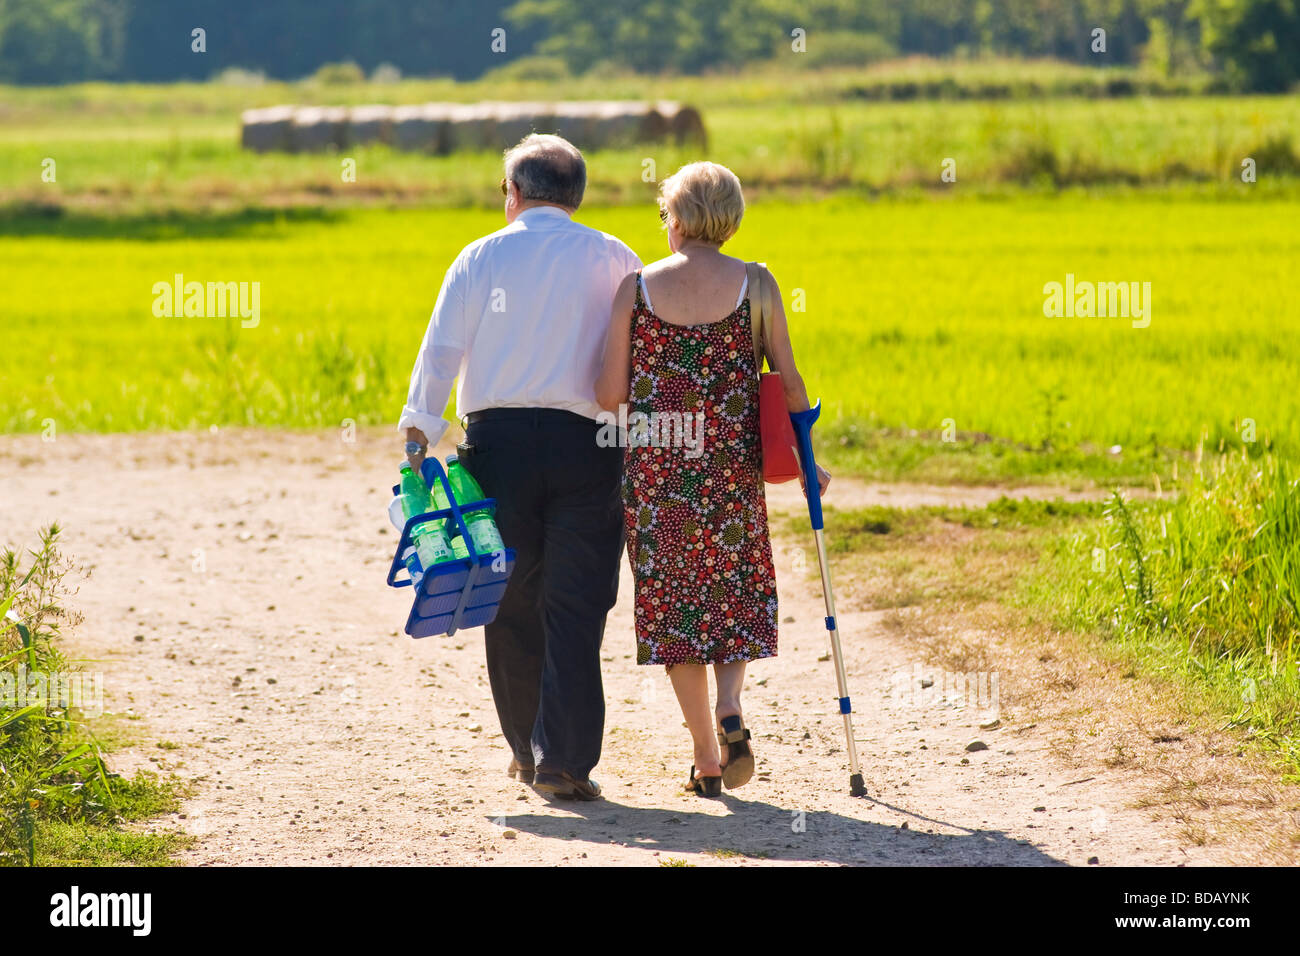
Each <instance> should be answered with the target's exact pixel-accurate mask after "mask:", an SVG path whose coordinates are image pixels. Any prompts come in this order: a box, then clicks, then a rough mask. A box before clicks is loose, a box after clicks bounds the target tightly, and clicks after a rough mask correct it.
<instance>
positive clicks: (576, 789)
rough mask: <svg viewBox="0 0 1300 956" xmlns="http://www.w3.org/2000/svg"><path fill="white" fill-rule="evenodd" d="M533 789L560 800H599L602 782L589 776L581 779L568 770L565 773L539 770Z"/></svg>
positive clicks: (534, 779)
mask: <svg viewBox="0 0 1300 956" xmlns="http://www.w3.org/2000/svg"><path fill="white" fill-rule="evenodd" d="M533 789H534V790H537V791H540V792H541V793H545V794H547V795H548V796H552V797H556V798H558V799H560V800H599V799H600V784H598V783H597V782H596V781H595V780H592V779H591V778H590V777H588V778H587V779H586V780H579V779H578V778H576V777H575V776H573V774H571V773H569V772H568V771H567V770H566V771H564V772H563V773H550V772H549V771H546V770H539V771H537V774H536V776H534V778H533Z"/></svg>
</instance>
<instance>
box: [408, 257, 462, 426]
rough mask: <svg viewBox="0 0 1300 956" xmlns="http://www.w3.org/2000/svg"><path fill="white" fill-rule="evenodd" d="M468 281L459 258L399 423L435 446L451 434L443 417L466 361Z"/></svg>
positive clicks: (435, 309) (443, 292)
mask: <svg viewBox="0 0 1300 956" xmlns="http://www.w3.org/2000/svg"><path fill="white" fill-rule="evenodd" d="M465 278H466V270H465V263H464V261H463V258H457V260H456V261H455V262H453V263H452V264H451V268H449V269H448V270H447V275H446V276H445V277H443V280H442V288H441V289H440V290H439V291H438V301H437V302H436V303H435V304H434V306H433V315H432V316H430V317H429V327H428V328H427V329H426V330H425V333H424V341H423V343H421V345H420V352H419V354H418V355H417V356H416V358H415V368H414V369H412V370H411V388H410V391H409V392H408V393H407V396H406V405H405V406H404V407H403V408H402V416H401V418H400V419H399V420H398V422H397V428H398V430H399V431H405V430H406V429H407V428H412V427H413V428H418V429H420V431H422V432H424V434H425V437H426V438H428V439H429V444H431V445H433V444H437V442H438V439H440V438H441V437H442V435H443V432H445V431H446V430H447V425H448V423H447V421H446V420H445V419H444V418H443V417H442V413H443V410H444V409H445V408H446V407H447V399H448V397H449V396H450V395H451V388H452V385H453V384H454V383H455V381H456V376H457V375H459V374H460V371H461V365H462V363H463V361H464V358H465V341H466V338H465Z"/></svg>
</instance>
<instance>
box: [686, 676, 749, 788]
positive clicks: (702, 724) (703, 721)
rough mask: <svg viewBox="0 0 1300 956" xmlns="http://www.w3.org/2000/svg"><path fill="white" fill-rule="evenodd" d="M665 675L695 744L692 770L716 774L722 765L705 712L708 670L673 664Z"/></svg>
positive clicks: (708, 713) (701, 774)
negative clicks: (693, 768) (719, 761)
mask: <svg viewBox="0 0 1300 956" xmlns="http://www.w3.org/2000/svg"><path fill="white" fill-rule="evenodd" d="M741 667H744V665H743V664H742V665H741ZM668 677H669V679H670V680H671V681H672V682H673V691H674V692H676V694H677V703H679V704H680V705H681V708H682V716H683V717H685V718H686V726H687V728H688V729H689V730H690V732H691V740H692V741H694V744H695V773H696V775H697V776H700V777H716V776H717V775H718V774H720V773H722V766H721V765H720V764H719V763H718V738H717V730H716V729H715V728H714V721H713V714H711V713H710V712H709V673H708V671H707V670H706V669H705V667H704V665H703V664H674V665H673V666H672V667H670V668H668Z"/></svg>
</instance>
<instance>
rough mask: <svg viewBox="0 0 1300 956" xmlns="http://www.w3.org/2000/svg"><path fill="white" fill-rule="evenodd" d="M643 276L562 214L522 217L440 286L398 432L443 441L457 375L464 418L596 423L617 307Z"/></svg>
mask: <svg viewBox="0 0 1300 956" xmlns="http://www.w3.org/2000/svg"><path fill="white" fill-rule="evenodd" d="M640 268H641V260H640V259H638V258H637V256H636V253H634V252H633V251H632V250H631V249H629V248H628V247H627V246H626V245H625V244H624V243H623V242H621V241H620V240H618V239H616V238H615V237H613V236H611V235H608V234H607V233H603V232H599V231H598V230H595V229H592V228H590V227H588V226H584V225H581V224H579V223H576V222H574V221H573V220H572V219H571V218H570V217H569V214H568V213H566V212H565V211H564V210H562V209H559V208H558V207H555V206H534V207H532V208H530V209H525V210H524V211H523V212H522V213H520V214H519V215H518V216H517V217H516V218H515V221H514V222H513V223H511V224H510V225H508V226H506V227H505V228H504V229H501V230H499V231H497V232H494V233H492V235H490V236H484V237H483V238H482V239H479V240H477V241H475V242H472V243H470V244H469V245H468V246H466V247H465V248H464V249H463V250H461V252H460V255H458V256H457V257H456V260H455V261H454V262H453V263H452V264H451V267H450V268H449V269H448V270H447V275H446V277H445V278H444V279H443V282H442V288H441V290H440V291H439V292H438V301H437V303H436V304H435V305H434V307H433V315H432V317H431V318H430V319H429V327H428V329H427V330H426V332H425V334H424V343H423V344H422V345H421V347H420V353H419V355H418V356H417V357H416V360H415V368H414V370H413V371H412V373H411V389H410V393H409V394H408V396H407V399H406V406H405V408H403V410H402V416H401V419H400V420H399V422H398V428H399V429H402V430H405V429H406V428H407V427H408V426H414V427H416V428H418V429H420V431H422V432H424V434H425V436H426V437H427V438H428V439H429V442H430V444H433V443H436V442H437V441H438V439H439V438H441V437H442V434H443V432H444V431H446V429H447V422H446V421H445V420H444V419H443V417H442V412H443V409H444V408H445V407H446V404H447V397H448V396H449V395H450V394H451V386H452V382H453V381H455V380H456V379H457V377H459V383H458V385H457V390H456V413H457V415H459V416H461V417H463V416H465V415H468V414H469V413H470V412H476V411H481V410H483V409H486V408H520V407H523V408H562V409H566V410H568V411H571V412H576V413H577V414H579V415H583V416H585V417H587V418H591V419H594V418H596V416H597V415H598V414H599V413H600V410H601V409H600V406H599V405H598V404H596V391H595V389H596V378H597V376H598V375H599V374H600V366H601V360H602V357H603V355H604V350H605V336H606V332H607V330H608V328H609V320H610V307H611V306H612V305H613V302H614V294H615V293H616V292H617V291H618V286H619V283H620V282H622V281H623V279H624V278H625V277H626V276H627V275H628V274H629V273H632V272H636V271H637V270H638V269H640Z"/></svg>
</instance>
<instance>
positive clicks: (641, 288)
mask: <svg viewBox="0 0 1300 956" xmlns="http://www.w3.org/2000/svg"><path fill="white" fill-rule="evenodd" d="M636 287H637V291H638V292H639V293H640V295H641V301H642V302H644V303H645V307H646V309H647V310H648V311H650V312H653V311H654V310H655V307H654V306H653V305H651V304H650V293H649V291H648V290H647V289H646V287H645V279H644V278H642V276H641V273H639V272H638V273H637V274H636Z"/></svg>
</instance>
